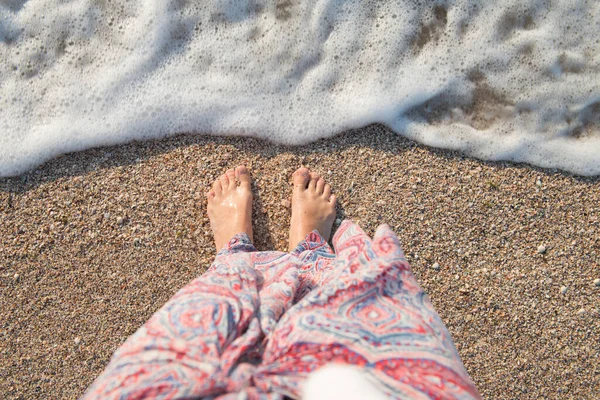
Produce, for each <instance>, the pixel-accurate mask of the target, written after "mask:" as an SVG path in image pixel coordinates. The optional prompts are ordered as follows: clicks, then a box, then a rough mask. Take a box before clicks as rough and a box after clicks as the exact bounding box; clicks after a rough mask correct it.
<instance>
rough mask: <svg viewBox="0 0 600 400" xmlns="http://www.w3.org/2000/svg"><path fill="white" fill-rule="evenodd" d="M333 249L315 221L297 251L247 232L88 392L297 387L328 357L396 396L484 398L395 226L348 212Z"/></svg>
mask: <svg viewBox="0 0 600 400" xmlns="http://www.w3.org/2000/svg"><path fill="white" fill-rule="evenodd" d="M333 244H334V247H335V249H336V252H335V253H334V252H333V250H332V249H331V247H330V246H329V245H328V244H327V242H326V241H324V240H323V238H322V237H321V236H320V235H319V234H318V233H317V232H316V231H313V232H312V233H310V234H309V235H307V237H306V239H305V240H304V241H303V242H301V243H300V244H299V245H298V247H297V248H296V249H295V250H294V251H293V252H291V253H283V252H276V251H268V252H258V251H256V249H255V248H254V246H253V245H252V244H251V242H250V240H249V238H248V236H247V235H245V234H240V235H236V236H235V237H234V238H233V239H232V240H231V241H230V242H229V244H228V245H227V246H226V247H225V248H224V249H223V250H221V251H220V252H219V253H218V254H217V257H216V259H215V261H214V263H213V264H212V265H211V267H210V269H209V270H208V271H207V272H206V273H205V274H204V275H202V276H201V277H199V278H196V279H195V280H193V281H192V282H191V283H189V284H188V285H187V286H185V287H184V288H183V289H181V290H180V291H179V292H178V293H177V294H175V296H173V298H172V299H171V300H169V302H167V304H165V305H164V306H163V307H162V308H161V309H160V310H159V311H157V312H156V314H154V315H153V316H152V317H151V318H150V320H149V321H148V322H147V323H146V324H145V325H144V326H142V327H141V328H140V329H139V330H138V331H137V332H136V333H135V334H134V335H132V336H131V337H130V338H129V339H128V340H127V341H126V342H125V343H124V344H123V345H122V346H121V347H120V348H119V349H118V350H117V351H116V352H115V354H114V356H113V358H112V360H111V361H110V363H109V365H108V367H107V368H106V370H105V371H104V372H103V373H102V375H101V376H100V377H99V378H98V379H97V380H96V381H95V382H94V383H93V384H92V386H91V387H90V388H89V389H88V391H87V393H86V394H85V395H84V398H85V399H99V398H102V399H107V398H109V399H139V398H160V399H175V398H178V399H181V398H206V397H208V398H219V399H237V398H239V397H238V396H240V395H242V396H243V397H245V398H248V399H282V398H284V397H286V396H287V397H291V398H299V397H301V394H302V384H303V382H305V380H306V378H307V376H308V375H309V374H310V373H311V372H313V371H315V370H316V369H318V368H320V367H321V366H324V365H326V364H330V363H342V364H350V365H355V366H358V367H359V368H361V369H362V370H363V371H364V372H365V373H366V374H368V375H369V378H370V380H371V381H373V382H375V383H376V385H377V386H378V388H379V389H380V390H381V391H382V392H383V393H385V394H386V395H388V396H389V397H390V398H398V399H414V398H432V399H478V398H480V397H479V394H478V393H477V389H476V388H475V386H474V384H473V382H472V381H471V379H470V378H469V375H468V374H467V372H466V371H465V369H464V367H463V365H462V362H461V360H460V358H459V356H458V353H457V352H456V349H455V347H454V344H453V342H452V338H451V337H450V334H449V333H448V331H447V329H446V327H445V326H444V324H443V322H442V321H441V319H440V317H439V316H438V314H437V313H436V312H435V310H434V309H433V307H432V305H431V303H430V301H429V299H428V297H427V295H426V294H425V293H424V292H423V291H422V290H421V288H420V287H419V285H418V284H417V282H416V280H415V277H414V275H413V273H412V271H411V268H410V266H409V264H408V262H407V261H406V259H405V258H404V254H403V253H402V250H401V249H400V244H399V242H398V239H397V237H396V235H395V234H394V233H393V232H392V231H391V229H390V228H389V227H388V226H387V225H382V226H380V227H379V229H378V230H377V232H376V234H375V237H374V238H373V239H372V240H371V239H370V238H369V237H368V236H367V235H366V234H365V233H364V232H363V231H362V230H361V229H360V228H359V227H358V226H357V225H355V224H353V223H352V222H350V221H344V222H343V223H342V225H341V226H340V228H339V229H338V231H337V233H336V235H335V236H334V238H333Z"/></svg>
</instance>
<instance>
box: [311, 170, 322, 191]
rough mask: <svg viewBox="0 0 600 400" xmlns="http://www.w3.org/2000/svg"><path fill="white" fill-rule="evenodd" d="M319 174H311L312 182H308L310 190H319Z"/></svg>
mask: <svg viewBox="0 0 600 400" xmlns="http://www.w3.org/2000/svg"><path fill="white" fill-rule="evenodd" d="M319 178H320V176H319V174H317V173H316V172H311V173H310V182H308V188H309V189H312V190H316V188H317V182H318V181H319Z"/></svg>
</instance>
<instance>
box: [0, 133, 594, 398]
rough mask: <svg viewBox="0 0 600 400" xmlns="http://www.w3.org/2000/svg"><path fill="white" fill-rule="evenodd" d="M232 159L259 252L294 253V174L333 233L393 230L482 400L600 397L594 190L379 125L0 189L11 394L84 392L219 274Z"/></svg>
mask: <svg viewBox="0 0 600 400" xmlns="http://www.w3.org/2000/svg"><path fill="white" fill-rule="evenodd" d="M238 164H245V165H247V166H248V167H249V169H250V171H251V173H252V176H253V179H254V188H253V190H254V198H255V203H254V215H255V220H254V221H255V223H254V229H255V235H254V236H255V242H256V245H257V247H258V249H259V250H270V249H277V250H284V249H285V248H286V243H287V230H288V222H289V216H290V202H289V199H290V193H291V187H290V178H291V174H292V172H293V171H294V170H295V169H296V168H298V167H299V166H302V165H304V166H307V167H309V168H311V169H314V170H316V171H318V172H319V173H321V174H322V175H323V176H324V177H325V178H326V179H327V180H328V181H329V182H330V183H331V185H332V187H333V189H334V192H335V193H336V194H337V196H338V198H339V210H338V220H337V221H336V223H337V224H339V223H340V222H341V220H342V219H343V218H351V219H353V220H355V221H358V222H359V223H360V225H361V226H362V227H363V229H365V231H367V232H368V233H369V234H372V233H373V231H374V230H375V228H376V227H377V226H378V225H379V224H381V223H388V224H389V225H390V226H392V228H393V229H394V230H395V231H396V232H397V234H398V236H399V237H400V240H401V243H402V244H403V248H404V251H405V253H406V256H407V258H408V260H409V261H410V262H411V264H412V266H413V268H414V272H415V274H416V276H417V279H418V281H419V282H420V283H421V285H422V287H423V288H424V290H425V291H426V292H427V293H428V294H429V295H430V297H431V300H432V302H433V304H434V306H435V307H436V309H437V311H438V312H439V314H440V315H441V317H442V319H443V320H444V322H445V323H446V324H447V327H448V329H449V331H450V332H451V333H452V336H453V338H454V341H455V343H456V346H457V348H458V351H459V353H460V355H461V357H462V359H463V362H464V364H465V366H466V368H467V370H468V371H469V373H470V374H471V376H472V378H473V380H474V381H475V383H476V385H477V387H478V389H479V391H480V392H481V394H482V395H483V396H484V398H488V399H515V398H519V399H525V398H549V399H565V398H578V399H592V398H594V397H596V396H597V395H598V393H600V364H599V362H598V360H599V359H600V345H599V343H600V281H599V280H598V279H600V178H582V177H577V176H573V175H570V174H566V173H563V172H560V171H556V170H542V169H539V168H536V167H531V166H529V165H523V164H513V163H507V162H482V161H478V160H475V159H470V158H467V157H464V156H462V155H460V154H459V153H455V152H450V151H444V150H439V149H431V148H427V147H424V146H420V145H417V144H415V143H414V142H411V141H408V140H406V139H403V138H401V137H399V136H397V135H395V134H394V133H392V132H391V131H389V130H387V129H386V128H384V127H382V126H378V125H374V126H369V127H367V128H364V129H361V130H357V131H353V132H348V133H345V134H343V135H341V136H337V137H335V138H333V139H329V140H321V141H318V142H316V143H312V144H309V145H306V146H299V147H284V146H276V145H273V144H270V143H267V142H263V141H260V140H256V139H250V138H215V137H208V136H201V135H182V136H177V137H173V138H169V139H165V140H160V141H149V142H137V143H132V144H127V145H121V146H115V147H106V148H100V149H93V150H88V151H85V152H81V153H76V154H69V155H66V156H62V157H60V158H58V159H55V160H53V161H50V162H48V163H46V164H45V165H43V166H41V167H40V168H38V169H36V170H33V171H30V172H29V173H27V174H25V175H23V176H20V177H17V178H10V179H0V233H1V235H0V321H1V327H0V394H1V397H2V398H5V399H31V398H44V399H58V398H77V397H78V396H80V395H81V394H83V392H84V391H85V389H86V387H87V386H88V385H89V384H90V383H91V382H92V381H93V380H94V379H95V377H96V376H97V375H98V374H99V373H100V372H101V371H102V370H103V368H104V367H105V366H106V364H107V363H108V360H109V358H110V357H111V355H112V353H113V352H114V351H115V349H116V348H117V347H118V346H119V344H120V343H122V342H123V341H124V340H125V339H126V338H127V337H128V336H129V335H131V334H132V333H133V332H135V330H136V329H137V328H138V327H139V326H140V325H141V324H143V323H144V322H145V321H146V320H147V319H148V318H149V317H150V316H151V315H152V313H153V312H154V311H156V310H157V309H158V308H159V307H160V306H161V305H162V304H164V303H165V302H166V301H167V300H168V299H169V297H170V296H171V295H173V294H174V293H175V292H176V291H177V290H178V289H179V288H180V287H182V286H183V285H185V284H186V283H187V282H188V281H190V280H191V279H193V278H194V277H196V276H197V275H198V274H201V273H202V272H203V271H204V270H205V269H206V268H207V267H208V266H209V265H210V263H211V261H212V259H213V257H214V255H215V249H214V248H213V242H212V240H213V239H212V236H211V233H210V227H209V224H208V218H207V216H206V214H205V208H206V201H205V199H204V193H205V192H206V191H207V190H208V188H209V185H210V183H211V182H212V181H213V180H214V179H215V178H216V177H217V176H219V175H220V174H221V173H223V171H225V170H226V169H227V168H229V167H232V166H235V165H238ZM334 229H335V227H334Z"/></svg>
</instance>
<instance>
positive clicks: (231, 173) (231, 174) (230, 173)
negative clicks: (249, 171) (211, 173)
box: [225, 168, 236, 189]
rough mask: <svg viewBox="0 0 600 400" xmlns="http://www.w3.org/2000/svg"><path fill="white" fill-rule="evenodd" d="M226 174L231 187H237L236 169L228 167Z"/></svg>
mask: <svg viewBox="0 0 600 400" xmlns="http://www.w3.org/2000/svg"><path fill="white" fill-rule="evenodd" d="M225 176H227V181H228V182H229V188H230V189H231V188H232V187H235V186H236V185H235V171H234V170H233V168H232V169H228V170H227V172H225Z"/></svg>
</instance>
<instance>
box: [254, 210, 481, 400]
mask: <svg viewBox="0 0 600 400" xmlns="http://www.w3.org/2000/svg"><path fill="white" fill-rule="evenodd" d="M334 245H335V249H336V251H337V255H336V258H335V260H334V261H333V262H332V263H330V268H329V270H328V272H327V273H326V274H323V279H321V281H320V286H319V287H317V288H316V289H314V290H313V291H312V292H311V293H309V294H307V295H306V296H305V297H304V298H303V299H302V300H300V301H299V302H298V303H297V304H295V305H294V306H293V307H292V308H290V310H288V312H287V313H286V314H285V315H284V316H283V317H282V318H281V319H280V321H279V323H278V324H277V326H276V327H275V330H274V332H273V335H272V336H271V338H270V340H269V344H268V346H267V347H266V349H265V352H264V355H263V363H262V364H261V368H260V369H259V370H258V371H257V373H256V375H255V378H254V381H255V383H256V385H257V387H259V388H260V387H271V388H275V389H274V390H278V391H280V392H283V393H286V394H287V395H289V396H292V397H298V396H300V395H301V387H302V384H303V382H304V381H305V379H306V377H307V376H308V374H309V373H311V372H313V371H315V370H316V369H318V368H319V367H321V366H323V365H326V364H329V363H341V364H349V365H356V366H359V367H361V369H362V370H363V371H364V372H365V373H366V374H367V375H368V377H369V378H370V379H371V380H372V381H373V382H374V383H375V384H376V385H377V386H378V387H379V389H380V390H381V391H382V392H384V393H385V394H386V395H388V396H390V397H392V398H427V397H431V398H448V399H459V398H461V399H473V398H479V395H478V393H477V390H476V388H475V386H474V385H473V382H472V381H471V379H470V378H469V376H468V374H467V372H466V371H465V369H464V367H463V365H462V362H461V360H460V357H459V356H458V353H457V352H456V349H455V347H454V344H453V342H452V338H451V337H450V334H449V333H448V331H447V329H446V327H445V326H444V324H443V322H442V321H441V319H440V318H439V316H438V314H437V313H436V312H435V310H434V308H433V306H432V305H431V303H430V301H429V299H428V297H427V295H426V294H425V293H424V292H423V291H422V290H421V288H420V287H419V285H418V284H417V282H416V280H415V277H414V275H413V273H412V271H411V268H410V265H409V264H408V262H407V261H406V259H405V258H404V255H403V253H402V251H401V249H400V245H399V243H398V240H397V237H396V236H395V235H394V234H393V232H392V231H391V230H390V229H389V227H387V226H381V227H380V228H379V229H378V230H377V233H376V235H375V237H374V239H373V240H371V239H370V238H368V236H367V235H366V234H365V233H364V232H363V231H362V230H361V229H360V228H359V227H358V226H356V225H355V224H352V223H350V222H349V221H345V222H344V223H343V224H342V226H341V227H340V229H339V230H338V232H337V233H336V235H335V237H334Z"/></svg>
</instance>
